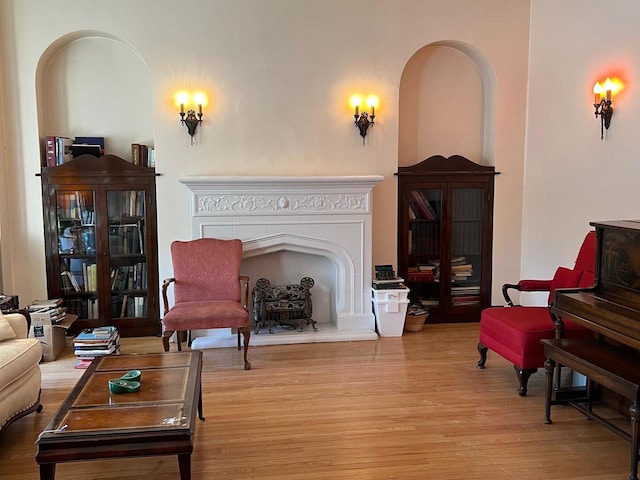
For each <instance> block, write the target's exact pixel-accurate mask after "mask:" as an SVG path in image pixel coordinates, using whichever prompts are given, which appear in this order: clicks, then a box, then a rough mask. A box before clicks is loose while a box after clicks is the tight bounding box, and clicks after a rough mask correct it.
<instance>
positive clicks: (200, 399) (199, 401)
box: [198, 386, 204, 420]
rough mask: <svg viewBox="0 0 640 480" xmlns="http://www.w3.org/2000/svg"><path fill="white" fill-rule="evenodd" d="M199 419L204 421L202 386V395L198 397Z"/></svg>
mask: <svg viewBox="0 0 640 480" xmlns="http://www.w3.org/2000/svg"><path fill="white" fill-rule="evenodd" d="M198 418H199V419H200V420H204V416H203V415H202V386H200V395H199V396H198Z"/></svg>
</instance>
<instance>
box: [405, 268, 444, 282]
mask: <svg viewBox="0 0 640 480" xmlns="http://www.w3.org/2000/svg"><path fill="white" fill-rule="evenodd" d="M437 272H438V267H436V266H435V265H431V264H420V265H417V266H415V267H409V269H408V272H407V280H408V281H410V282H434V281H436V275H437Z"/></svg>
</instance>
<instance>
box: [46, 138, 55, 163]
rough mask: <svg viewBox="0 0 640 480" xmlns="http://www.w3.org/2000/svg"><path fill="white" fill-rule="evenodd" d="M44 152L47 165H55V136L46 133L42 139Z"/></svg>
mask: <svg viewBox="0 0 640 480" xmlns="http://www.w3.org/2000/svg"><path fill="white" fill-rule="evenodd" d="M44 153H45V159H46V166H47V167H55V166H56V137H55V136H53V135H47V136H46V137H45V139H44Z"/></svg>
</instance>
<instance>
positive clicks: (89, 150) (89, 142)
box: [71, 137, 104, 158]
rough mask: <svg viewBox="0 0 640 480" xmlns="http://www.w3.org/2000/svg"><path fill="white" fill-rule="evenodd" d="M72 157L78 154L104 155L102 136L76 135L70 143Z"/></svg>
mask: <svg viewBox="0 0 640 480" xmlns="http://www.w3.org/2000/svg"><path fill="white" fill-rule="evenodd" d="M71 151H72V153H73V158H75V157H79V156H80V155H87V154H88V155H93V156H94V157H101V156H102V155H104V137H76V138H75V139H74V140H73V144H72V145H71Z"/></svg>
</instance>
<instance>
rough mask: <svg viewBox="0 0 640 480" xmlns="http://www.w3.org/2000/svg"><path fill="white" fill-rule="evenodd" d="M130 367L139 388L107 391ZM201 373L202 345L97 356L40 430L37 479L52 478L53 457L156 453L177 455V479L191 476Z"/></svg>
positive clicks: (71, 458) (56, 460) (76, 458)
mask: <svg viewBox="0 0 640 480" xmlns="http://www.w3.org/2000/svg"><path fill="white" fill-rule="evenodd" d="M133 369H136V370H140V371H141V372H142V376H141V379H140V383H141V387H140V390H138V391H137V392H132V393H120V394H111V393H110V392H109V386H108V380H109V379H112V378H118V377H120V376H122V375H124V374H125V373H126V372H127V371H129V370H133ZM201 372H202V352H199V351H189V352H175V353H160V354H145V355H111V356H106V357H102V358H99V359H96V360H94V361H93V362H92V363H91V365H90V366H89V368H88V369H87V370H86V371H85V372H84V374H83V375H82V377H81V378H80V380H79V381H78V383H77V384H76V386H75V387H74V389H73V390H72V391H71V393H70V394H69V396H68V397H67V399H66V400H65V401H64V403H63V404H62V406H61V407H60V409H59V410H58V411H57V412H56V414H55V415H54V416H53V418H52V420H51V421H50V422H49V425H47V427H46V429H45V430H44V431H43V432H42V433H41V434H40V436H39V437H38V440H37V442H36V443H37V445H38V453H37V454H36V461H37V462H38V464H39V465H40V478H41V479H42V480H45V479H46V480H49V479H51V480H53V478H54V476H55V468H56V463H61V462H72V461H80V460H94V459H99V458H118V457H137V456H153V455H177V456H178V465H179V467H180V478H181V479H183V480H186V479H189V478H191V452H192V451H193V434H194V424H195V414H196V410H197V411H198V414H199V417H200V419H201V420H204V417H203V416H202V392H201V386H200V374H201Z"/></svg>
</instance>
